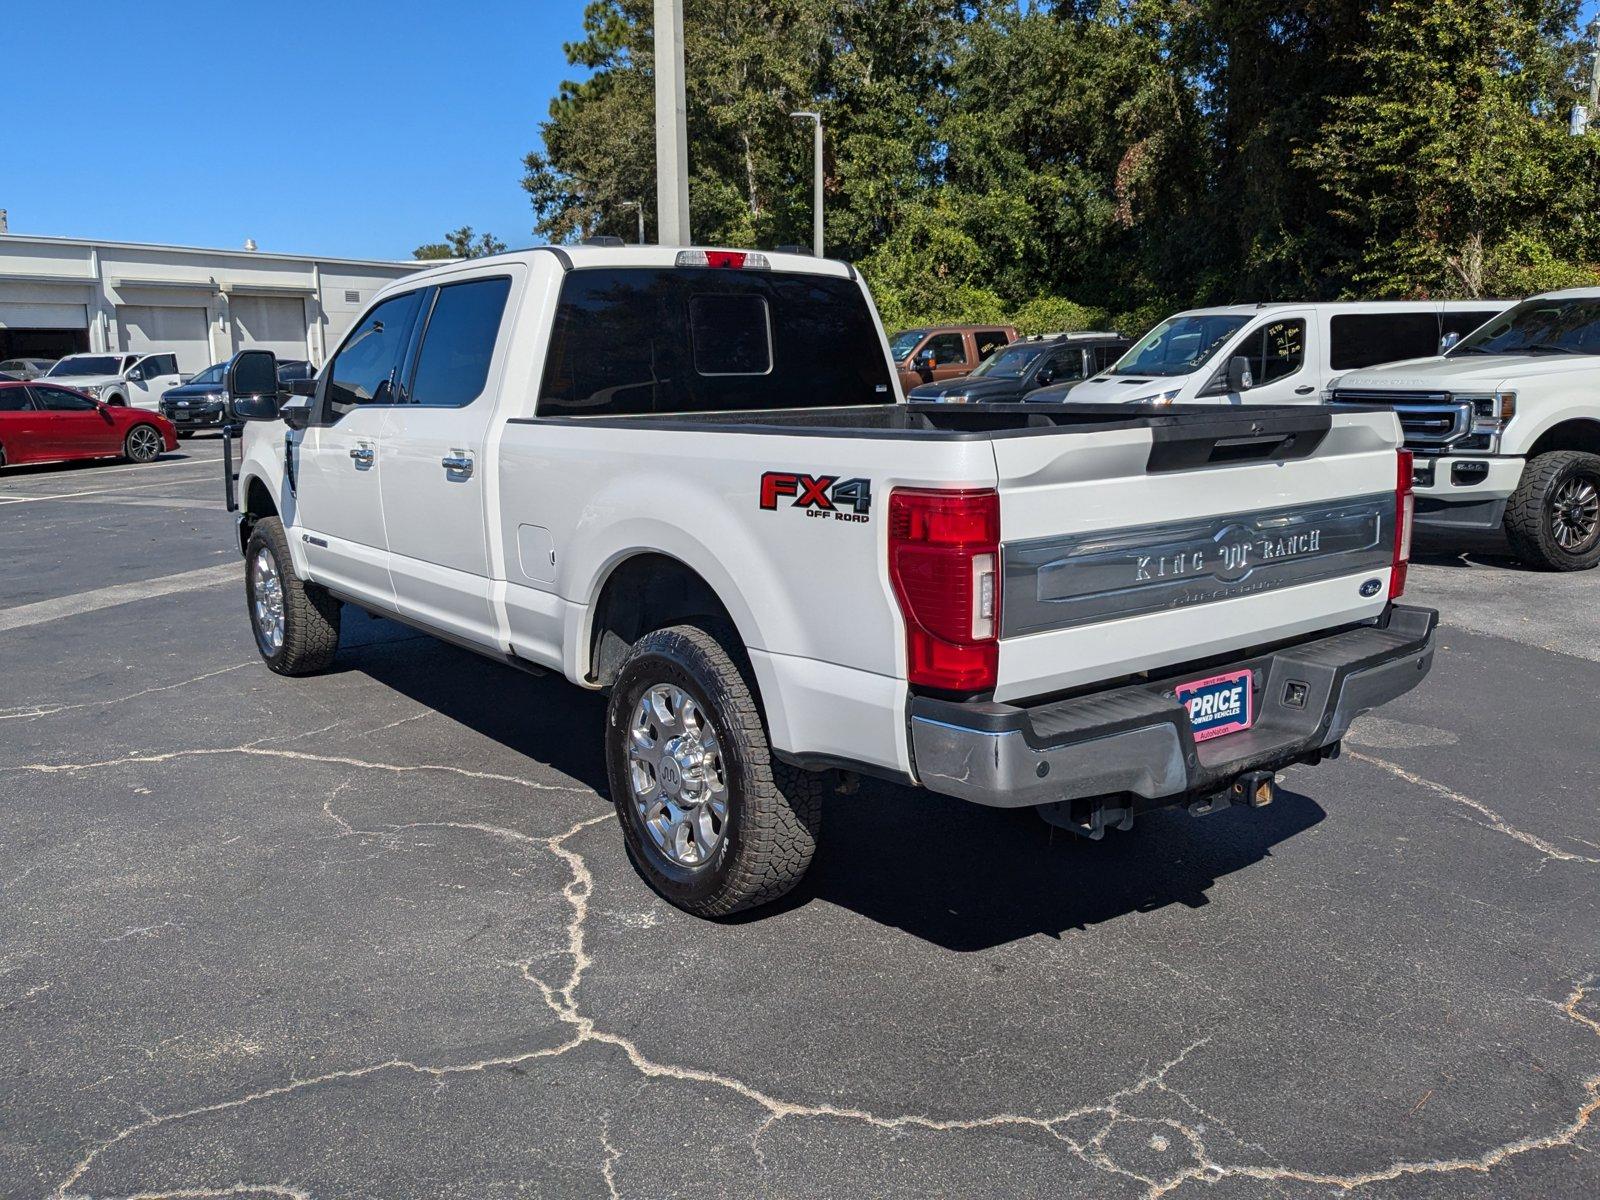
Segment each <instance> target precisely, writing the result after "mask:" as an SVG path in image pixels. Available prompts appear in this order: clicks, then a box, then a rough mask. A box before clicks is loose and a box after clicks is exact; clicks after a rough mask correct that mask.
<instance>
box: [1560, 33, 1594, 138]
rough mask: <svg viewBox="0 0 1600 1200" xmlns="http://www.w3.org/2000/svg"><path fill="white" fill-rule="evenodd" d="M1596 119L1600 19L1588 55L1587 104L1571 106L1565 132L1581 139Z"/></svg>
mask: <svg viewBox="0 0 1600 1200" xmlns="http://www.w3.org/2000/svg"><path fill="white" fill-rule="evenodd" d="M1597 118H1600V18H1597V19H1596V20H1595V23H1594V52H1593V53H1592V54H1590V55H1589V103H1588V104H1587V105H1583V104H1574V105H1573V106H1572V119H1571V122H1570V123H1569V125H1568V127H1567V131H1568V132H1569V133H1571V134H1572V135H1573V136H1574V137H1582V136H1583V135H1584V134H1585V133H1588V132H1589V127H1590V125H1591V124H1592V123H1593V122H1594V121H1595V120H1596V119H1597Z"/></svg>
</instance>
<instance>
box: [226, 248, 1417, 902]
mask: <svg viewBox="0 0 1600 1200" xmlns="http://www.w3.org/2000/svg"><path fill="white" fill-rule="evenodd" d="M894 379H895V377H894V364H893V362H892V361H891V360H890V358H889V353H888V347H887V344H886V342H885V340H884V337H883V333H882V330H881V328H880V326H879V324H878V321H877V317H876V314H875V312H874V310H873V307H872V302H871V299H870V297H869V296H868V294H867V291H866V288H865V287H864V285H863V284H862V282H861V280H860V279H859V278H858V277H857V276H856V274H855V272H854V271H852V270H851V269H850V268H849V267H848V266H846V265H844V264H841V263H833V262H826V261H820V260H817V259H813V258H808V257H802V256H796V255H783V254H771V255H763V254H758V253H755V252H745V251H720V250H701V249H693V250H680V251H675V250H672V249H668V248H653V247H637V248H634V247H629V248H625V249H623V248H603V247H587V246H584V247H572V248H570V249H559V248H543V249H539V250H533V251H526V252H519V253H514V254H507V255H501V256H498V257H494V258H487V259H478V260H475V261H472V262H463V263H456V264H450V265H447V266H442V267H438V268H434V269H432V270H429V271H424V272H421V273H419V274H416V275H413V276H408V277H407V278H406V279H404V280H401V281H397V282H396V283H395V284H393V285H391V286H390V287H389V288H388V289H387V290H386V291H384V292H383V293H380V294H379V295H378V296H377V297H376V298H375V299H374V302H373V305H372V307H371V308H370V309H369V311H368V312H367V313H366V314H365V315H364V316H363V317H362V318H361V320H360V321H358V322H357V323H356V324H355V326H354V327H353V328H352V330H351V332H350V334H349V335H348V337H347V338H346V339H345V341H344V343H343V345H342V346H341V347H340V348H339V349H338V351H337V353H335V354H334V355H333V357H332V358H331V360H330V361H329V363H328V365H327V367H326V368H324V370H323V371H322V372H321V374H320V375H319V377H318V378H317V379H316V380H315V381H313V382H312V383H311V384H309V385H307V386H305V387H297V388H296V389H295V390H296V394H295V395H294V396H293V397H291V398H290V399H289V400H288V401H287V402H286V403H281V404H280V400H279V397H277V396H276V394H275V393H276V388H277V382H276V377H275V372H274V363H273V361H272V357H271V355H270V354H266V353H265V352H259V351H247V352H244V353H242V354H240V355H239V356H238V357H236V358H235V360H234V361H233V362H232V363H231V364H230V367H229V371H228V388H229V402H230V404H231V405H232V406H233V411H234V412H235V413H236V414H237V415H239V416H240V417H242V418H245V419H246V424H245V431H244V434H243V442H242V451H241V455H240V458H239V468H238V471H237V473H236V475H235V474H230V477H229V480H228V487H229V502H230V505H233V506H235V507H237V509H238V511H239V521H240V547H241V549H242V550H243V552H244V553H245V555H246V556H247V560H248V561H247V598H248V600H249V612H250V619H251V622H252V625H253V627H254V629H255V634H256V640H257V644H258V645H259V647H260V649H261V653H262V655H263V657H264V658H265V659H266V661H267V663H268V665H269V666H271V667H272V668H273V669H274V670H276V671H278V672H280V673H282V674H285V675H295V674H301V673H305V672H309V671H315V670H319V669H321V668H322V667H324V666H326V665H327V663H328V661H329V659H330V658H331V656H332V654H333V652H334V648H335V646H336V644H337V638H338V628H339V624H338V616H339V610H340V607H341V606H342V605H345V604H352V605H356V606H358V607H360V608H362V609H365V610H367V611H370V612H372V613H377V614H381V615H384V616H388V617H393V618H395V619H397V620H399V621H402V622H406V623H409V624H411V625H414V626H417V627H419V628H422V629H425V630H428V631H431V632H433V633H435V634H437V635H438V636H440V637H442V638H445V639H447V640H449V641H451V642H453V643H456V644H457V645H460V646H463V647H467V648H469V649H472V650H474V651H477V652H478V653H481V654H484V655H488V656H490V657H493V658H495V659H497V660H500V661H503V662H506V663H509V664H513V665H519V666H523V667H534V668H542V669H544V670H548V671H552V672H559V673H560V674H562V675H563V676H565V677H566V678H567V679H568V680H570V681H571V682H572V683H574V684H576V685H577V686H579V687H585V688H593V689H604V690H607V691H609V693H610V705H609V708H608V710H607V717H606V726H605V729H604V732H603V736H604V737H605V740H606V761H607V765H608V770H609V779H610V787H611V792H612V796H613V799H614V801H615V803H616V806H617V813H618V816H619V818H620V820H621V822H622V826H623V830H624V834H625V837H626V840H627V844H628V846H629V849H630V851H631V853H632V855H633V857H634V859H635V860H636V862H637V863H638V865H639V868H640V871H641V873H642V874H643V875H644V877H645V878H646V879H647V880H648V881H649V883H650V884H651V885H652V886H653V887H655V888H656V889H657V890H658V891H659V892H660V893H661V894H662V895H663V896H665V897H667V898H668V899H669V900H670V901H672V902H673V903H675V904H678V905H680V906H681V907H683V908H685V909H688V910H690V911H692V912H696V913H701V914H704V915H707V916H718V915H722V914H726V913H730V912H734V911H736V910H738V909H741V908H747V907H750V906H753V905H759V904H764V903H768V902H770V901H771V900H773V899H775V898H776V897H778V896H780V895H782V894H783V893H784V892H786V891H787V890H788V889H789V888H791V887H792V886H794V884H795V882H796V881H797V880H798V879H799V878H800V877H801V875H802V874H803V873H804V871H805V869H806V867H807V865H808V864H809V862H810V861H811V858H812V855H813V853H814V850H815V847H816V843H817V837H818V830H819V820H820V815H821V810H822V796H823V792H824V790H825V787H826V786H827V785H828V784H829V783H830V781H834V780H837V779H838V778H839V777H840V775H841V773H867V774H872V775H876V776H881V777H884V778H887V779H891V780H894V781H898V782H900V783H903V784H906V785H910V786H920V787H923V788H927V789H929V790H932V791H935V792H941V793H944V794H947V795H951V796H957V797H961V798H963V799H966V800H971V801H974V802H976V803H979V804H986V805H994V806H1000V807H1023V806H1026V807H1034V808H1037V809H1038V810H1039V811H1040V813H1041V814H1042V815H1044V816H1045V817H1046V819H1048V820H1050V821H1052V822H1054V823H1056V824H1058V825H1062V826H1065V827H1067V828H1069V829H1072V830H1075V831H1077V832H1079V833H1082V834H1085V835H1087V836H1090V837H1096V836H1099V835H1100V834H1101V832H1102V831H1103V830H1104V829H1105V828H1106V826H1107V825H1114V826H1118V827H1126V826H1127V825H1129V824H1130V823H1131V821H1132V819H1133V817H1134V816H1135V815H1136V814H1137V813H1139V812H1141V811H1144V810H1147V809H1152V808H1157V807H1161V806H1167V805H1180V804H1181V805H1187V806H1189V807H1190V808H1191V809H1192V810H1194V811H1197V812H1204V811H1209V810H1210V809H1212V808H1215V807H1217V806H1219V805H1222V804H1226V803H1231V802H1233V801H1235V800H1239V801H1247V802H1250V803H1263V802H1265V801H1267V800H1269V799H1270V798H1271V789H1272V780H1273V774H1274V772H1276V771H1278V770H1280V769H1282V768H1284V767H1286V766H1288V765H1290V764H1293V763H1314V762H1317V761H1320V760H1322V759H1324V758H1329V757H1332V756H1334V755H1336V754H1337V752H1338V748H1339V744H1340V739H1341V738H1342V737H1343V736H1344V733H1345V731H1346V729H1347V728H1348V727H1349V725H1350V722H1351V721H1352V720H1354V719H1355V717H1356V716H1357V715H1358V714H1360V713H1361V712H1363V711H1366V710H1367V709H1370V708H1372V707H1374V706H1376V705H1379V704H1382V703H1384V702H1385V701H1386V700H1388V699H1390V698H1391V697H1394V696H1397V695H1399V694H1401V693H1402V692H1405V691H1407V690H1409V689H1410V688H1412V687H1415V686H1416V685H1417V683H1418V682H1419V681H1420V680H1421V679H1422V678H1423V676H1424V675H1425V673H1426V672H1427V670H1428V668H1429V666H1430V665H1431V662H1432V656H1433V645H1434V624H1435V614H1433V613H1432V612H1430V611H1428V610H1425V609H1419V608H1412V607H1407V606H1404V605H1400V604H1397V603H1395V600H1396V598H1397V597H1398V596H1399V595H1400V593H1401V590H1402V589H1403V587H1404V582H1405V570H1406V561H1407V555H1408V520H1409V513H1410V495H1409V487H1410V480H1411V470H1410V463H1409V456H1408V455H1405V454H1403V453H1400V452H1398V451H1397V445H1398V442H1399V424H1398V422H1397V421H1396V419H1395V416H1394V414H1393V413H1388V412H1375V413H1334V412H1330V411H1328V410H1325V409H1321V408H1306V407H1299V408H1271V407H1265V408H1255V409H1250V410H1248V411H1244V412H1241V411H1224V410H1218V409H1216V408H1203V409H1200V408H1193V409H1191V408H1181V407H1179V408H1172V409H1168V410H1165V411H1162V412H1159V413H1152V412H1150V411H1145V410H1139V409H1132V408H1128V407H1126V406H1119V407H1110V408H1104V409H1096V408H1093V407H1090V406H1084V405H1039V404H1005V405H964V406H950V405H927V406H919V405H912V404H906V403H904V402H901V401H900V400H899V399H898V397H897V393H896V389H895V383H894ZM229 457H230V459H231V447H230V451H229ZM596 732H597V733H600V732H601V731H598V730H597V731H596Z"/></svg>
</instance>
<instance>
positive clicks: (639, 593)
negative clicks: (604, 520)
mask: <svg viewBox="0 0 1600 1200" xmlns="http://www.w3.org/2000/svg"><path fill="white" fill-rule="evenodd" d="M705 622H714V623H719V624H720V623H725V624H726V625H727V626H728V627H729V628H733V618H732V617H731V616H729V614H728V609H727V606H726V605H724V604H723V603H722V601H721V600H720V599H719V598H718V597H717V593H716V592H715V591H714V590H713V589H712V587H711V585H710V584H709V583H707V582H706V581H705V580H704V579H702V578H701V577H700V576H699V574H697V573H696V572H695V571H694V570H693V569H692V568H690V567H688V566H686V565H685V564H684V563H682V562H679V561H678V560H677V559H675V558H669V557H667V556H666V555H665V554H640V555H636V556H635V557H633V558H630V559H628V560H626V561H625V562H623V563H621V564H619V565H618V566H617V567H616V569H615V570H613V571H612V572H611V575H610V576H609V577H608V578H607V579H606V582H605V585H604V586H603V587H602V588H601V590H600V597H599V599H598V600H596V601H595V612H594V625H593V627H592V630H591V633H590V639H589V671H588V675H589V678H590V679H592V680H594V681H595V682H596V683H598V684H600V685H601V686H602V687H609V686H610V685H611V684H612V683H613V682H614V681H615V680H616V677H617V670H618V668H619V667H621V665H622V660H623V659H624V658H625V657H627V654H628V650H629V648H630V647H631V646H632V645H633V644H634V643H635V642H637V641H638V640H639V639H640V638H642V637H643V636H644V635H645V634H647V633H649V632H651V631H652V630H655V629H665V628H667V627H668V626H669V625H684V624H697V623H701V624H703V623H705ZM728 649H729V650H730V651H736V650H737V649H738V648H737V647H732V646H730V647H728Z"/></svg>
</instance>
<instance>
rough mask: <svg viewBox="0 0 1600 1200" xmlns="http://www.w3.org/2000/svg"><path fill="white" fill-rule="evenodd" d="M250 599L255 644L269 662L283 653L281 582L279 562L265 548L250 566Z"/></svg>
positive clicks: (258, 553) (258, 552)
mask: <svg viewBox="0 0 1600 1200" xmlns="http://www.w3.org/2000/svg"><path fill="white" fill-rule="evenodd" d="M250 597H251V603H250V615H251V617H252V618H253V620H254V622H255V627H256V641H258V642H260V643H261V649H262V650H263V651H265V652H266V654H267V657H269V658H270V657H271V656H272V655H274V654H276V653H277V652H278V651H279V650H281V649H283V579H282V577H281V576H280V575H279V574H278V560H277V559H275V558H273V557H272V551H271V550H269V549H267V548H266V547H265V546H263V547H261V549H259V550H257V551H256V556H255V558H254V559H253V560H252V561H251V563H250Z"/></svg>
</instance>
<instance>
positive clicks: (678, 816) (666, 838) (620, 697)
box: [606, 625, 823, 917]
mask: <svg viewBox="0 0 1600 1200" xmlns="http://www.w3.org/2000/svg"><path fill="white" fill-rule="evenodd" d="M718 632H720V633H721V634H722V636H721V637H718V636H715V635H714V634H713V633H712V632H711V631H709V630H707V629H702V628H699V627H698V626H693V625H675V626H672V627H671V628H668V629H658V630H656V631H655V632H653V633H649V634H646V635H645V636H644V637H642V638H640V639H639V641H638V642H636V643H635V644H634V646H633V649H632V650H631V651H629V654H628V657H627V659H626V660H625V661H624V662H623V664H622V668H621V670H620V671H619V673H618V675H617V680H616V683H615V685H614V686H613V688H612V691H611V702H610V705H609V706H608V708H607V711H606V772H607V776H608V778H609V780H610V784H611V795H612V798H613V800H614V802H615V803H616V806H617V817H618V820H620V821H621V823H622V831H623V836H624V837H625V838H626V840H627V844H628V851H629V855H630V857H631V858H632V859H633V861H634V864H635V866H637V867H638V869H639V872H640V874H642V875H643V876H644V877H645V880H646V882H648V883H649V884H650V886H651V887H653V888H654V889H655V890H656V891H657V892H659V893H660V894H661V895H662V896H664V897H665V898H666V899H667V900H669V901H671V902H672V903H673V904H675V905H677V906H678V907H679V908H681V909H684V910H685V911H687V912H691V913H694V914H696V915H698V916H703V917H717V916H726V915H727V914H729V913H734V912H738V911H739V910H740V909H746V908H754V907H756V906H758V905H762V904H769V903H771V902H772V901H774V900H776V899H778V897H780V896H782V895H783V894H784V893H785V892H787V891H789V889H791V888H792V887H794V885H795V884H797V883H799V882H800V878H801V876H803V875H804V874H805V872H806V868H807V867H809V866H810V865H811V859H812V856H813V855H814V854H815V853H816V846H817V832H818V830H819V828H820V826H821V818H822V791H823V781H822V779H821V777H820V776H817V775H814V774H811V773H809V772H806V771H801V770H798V769H796V768H793V767H790V766H788V765H786V764H784V763H782V762H779V761H777V760H776V759H775V758H774V757H773V755H772V751H771V747H770V746H769V745H768V742H767V735H766V730H765V727H764V725H763V723H762V720H761V713H760V710H759V709H758V707H757V705H756V701H755V697H754V696H753V695H752V693H751V688H750V684H749V682H748V680H747V678H746V675H745V672H744V671H741V670H740V668H739V665H738V663H737V662H736V661H735V655H739V657H740V658H741V659H742V657H743V656H742V652H741V651H740V650H739V648H738V642H737V640H736V638H735V637H734V636H733V634H732V631H726V632H724V631H721V630H719V631H718Z"/></svg>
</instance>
